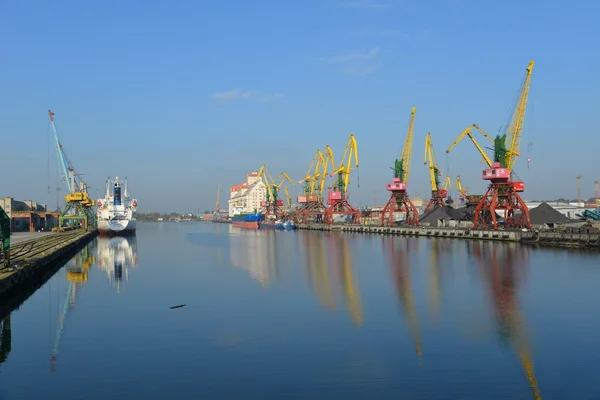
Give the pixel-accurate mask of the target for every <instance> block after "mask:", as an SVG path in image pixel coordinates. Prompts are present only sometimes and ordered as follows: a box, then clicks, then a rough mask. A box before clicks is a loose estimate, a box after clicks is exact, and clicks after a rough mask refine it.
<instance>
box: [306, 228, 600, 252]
mask: <svg viewBox="0 0 600 400" xmlns="http://www.w3.org/2000/svg"><path fill="white" fill-rule="evenodd" d="M296 228H297V229H304V230H313V231H334V232H335V231H337V232H355V233H365V234H384V235H398V236H411V237H438V238H456V239H474V240H493V241H502V242H521V243H524V244H531V245H539V246H552V247H574V248H597V249H600V233H599V232H597V230H588V231H584V232H577V233H572V232H569V233H565V232H555V231H534V230H487V229H472V228H463V227H420V226H411V227H406V226H405V227H385V226H374V225H353V224H339V225H337V224H334V225H326V224H297V225H296Z"/></svg>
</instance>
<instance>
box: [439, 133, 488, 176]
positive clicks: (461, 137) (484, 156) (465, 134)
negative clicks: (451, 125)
mask: <svg viewBox="0 0 600 400" xmlns="http://www.w3.org/2000/svg"><path fill="white" fill-rule="evenodd" d="M473 129H476V130H478V131H479V132H480V133H481V134H482V135H483V137H484V138H486V139H487V140H489V141H490V142H491V143H492V144H493V143H494V139H492V138H491V137H490V135H488V134H487V133H485V132H484V131H483V129H481V128H480V127H479V126H478V125H476V124H473V125H471V126H469V127H468V128H467V129H465V130H464V131H462V133H461V134H460V135H459V136H458V139H456V140H455V141H454V143H452V144H451V145H450V147H448V149H447V150H446V153H450V150H452V149H453V148H454V146H456V145H457V144H458V143H459V142H460V141H461V140H463V139H464V138H465V136H468V137H469V139H471V142H473V144H474V145H475V148H476V149H477V151H479V154H481V157H482V158H483V161H485V162H486V164H487V165H488V166H489V167H490V168H492V160H490V158H489V157H488V155H487V154H485V151H484V150H483V148H482V147H481V146H480V145H479V143H477V140H475V137H473V135H472V134H471V131H472V130H473Z"/></svg>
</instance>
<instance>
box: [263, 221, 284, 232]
mask: <svg viewBox="0 0 600 400" xmlns="http://www.w3.org/2000/svg"><path fill="white" fill-rule="evenodd" d="M260 229H277V230H279V231H282V230H284V229H285V228H284V227H283V224H282V223H277V224H273V223H268V222H266V223H265V222H263V223H261V224H260Z"/></svg>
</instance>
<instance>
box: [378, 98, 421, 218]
mask: <svg viewBox="0 0 600 400" xmlns="http://www.w3.org/2000/svg"><path fill="white" fill-rule="evenodd" d="M416 112H417V108H416V107H413V108H412V110H411V112H410V122H409V123H408V132H407V133H406V138H405V140H404V147H403V148H402V156H401V157H400V159H396V160H395V161H394V168H392V170H393V171H394V178H393V180H392V182H390V183H388V184H387V189H386V190H387V191H388V192H391V193H392V194H391V195H390V199H389V200H388V202H387V203H386V205H385V206H384V207H383V210H382V212H381V224H382V225H384V226H394V225H396V218H395V215H396V214H397V213H403V214H404V215H405V219H404V221H405V223H406V224H407V225H419V212H418V211H417V208H416V207H415V205H414V204H413V203H412V201H411V200H410V198H409V197H408V193H407V192H406V190H407V184H408V175H409V172H410V160H411V156H412V143H413V132H414V128H415V114H416Z"/></svg>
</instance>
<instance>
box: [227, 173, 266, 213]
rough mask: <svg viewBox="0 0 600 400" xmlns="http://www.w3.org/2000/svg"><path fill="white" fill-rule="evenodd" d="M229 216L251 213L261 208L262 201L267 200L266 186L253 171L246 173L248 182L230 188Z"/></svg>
mask: <svg viewBox="0 0 600 400" xmlns="http://www.w3.org/2000/svg"><path fill="white" fill-rule="evenodd" d="M229 191H230V194H229V207H228V209H229V216H230V217H231V216H234V215H236V214H242V213H251V212H254V210H256V211H259V210H260V209H261V206H260V203H261V202H262V201H266V200H267V195H266V186H265V184H264V183H263V181H262V180H261V179H260V178H259V177H258V172H256V171H253V172H250V173H248V174H247V175H246V182H243V183H240V184H239V185H235V186H232V187H230V188H229Z"/></svg>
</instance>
